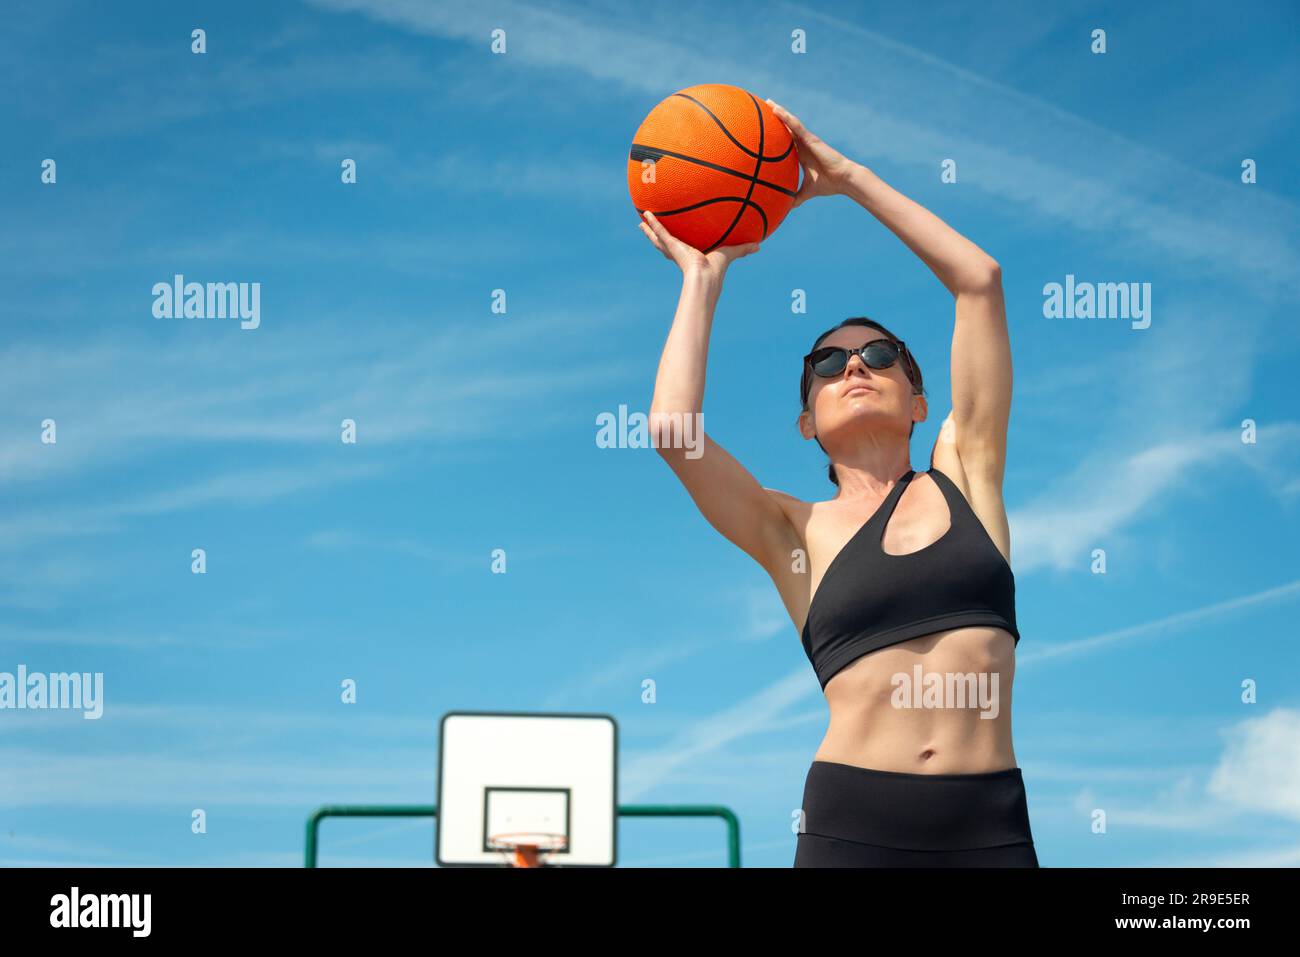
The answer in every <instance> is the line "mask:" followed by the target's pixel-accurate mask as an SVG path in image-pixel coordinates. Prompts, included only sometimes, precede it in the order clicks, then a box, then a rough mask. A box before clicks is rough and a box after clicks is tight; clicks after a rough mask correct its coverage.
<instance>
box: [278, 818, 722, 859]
mask: <svg viewBox="0 0 1300 957" xmlns="http://www.w3.org/2000/svg"><path fill="white" fill-rule="evenodd" d="M437 816H438V807H437V805H436V804H326V805H324V806H322V807H318V808H317V809H316V810H314V811H312V813H311V816H310V817H308V818H307V846H306V852H305V855H304V861H303V866H304V867H315V866H316V849H317V847H318V845H319V843H320V822H321V821H323V820H325V818H327V817H437ZM618 816H619V817H719V818H722V820H723V822H724V823H725V824H726V825H727V866H728V867H739V866H740V819H739V818H737V817H736V813H735V812H734V811H732V810H731V808H729V807H724V806H723V805H721V804H620V805H619V808H618Z"/></svg>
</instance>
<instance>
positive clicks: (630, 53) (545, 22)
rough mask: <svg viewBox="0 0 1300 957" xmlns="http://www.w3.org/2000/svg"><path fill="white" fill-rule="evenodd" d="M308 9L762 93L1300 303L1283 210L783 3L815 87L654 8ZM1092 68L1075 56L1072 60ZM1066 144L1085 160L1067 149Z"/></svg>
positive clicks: (913, 52)
mask: <svg viewBox="0 0 1300 957" xmlns="http://www.w3.org/2000/svg"><path fill="white" fill-rule="evenodd" d="M313 2H314V3H315V5H317V6H319V7H322V8H324V9H330V10H335V11H338V12H347V13H362V14H365V15H366V16H369V17H372V18H374V19H376V20H379V21H382V22H384V23H388V24H392V25H394V26H397V27H400V28H402V29H404V30H409V31H413V32H415V33H418V34H424V35H429V36H436V37H446V38H452V39H458V40H463V41H466V42H467V43H470V44H474V45H476V46H478V47H479V48H481V49H482V51H483V55H484V56H487V55H489V53H488V47H487V44H488V39H489V37H490V35H491V31H492V29H494V28H496V27H504V28H505V29H506V31H507V38H508V48H507V49H508V52H507V54H505V56H508V57H510V58H511V60H512V62H518V63H523V64H525V65H530V66H533V67H542V68H552V69H568V70H579V71H582V72H584V73H586V74H588V75H590V76H591V77H593V78H595V79H597V80H601V81H606V82H610V83H617V84H619V85H622V86H624V87H626V88H628V89H633V90H638V91H642V92H645V93H649V94H651V95H653V96H656V97H661V96H664V95H666V94H667V93H668V92H671V91H672V90H674V89H678V88H679V87H680V86H682V85H685V84H684V83H683V82H682V78H684V77H717V76H725V77H728V78H729V82H732V83H735V84H736V85H739V86H742V87H745V88H748V89H752V90H759V91H762V92H763V93H765V94H768V95H772V96H773V97H774V98H775V99H777V100H779V101H781V102H783V103H784V104H785V105H786V106H788V107H789V108H791V109H792V110H794V112H795V113H797V114H799V115H800V117H801V118H802V119H803V120H804V121H805V122H807V123H808V124H809V125H810V126H811V127H812V128H813V129H814V130H815V131H816V132H818V133H819V135H821V136H822V137H823V138H825V139H826V140H828V141H829V142H831V143H833V144H835V145H836V146H837V147H838V148H840V149H841V151H842V152H846V153H848V154H849V155H851V156H854V157H855V158H861V159H864V160H866V161H870V162H876V161H885V162H891V163H898V164H903V165H906V166H915V165H917V164H922V165H925V166H929V167H933V168H937V164H938V163H939V162H940V161H941V160H942V159H944V158H949V157H952V158H957V159H958V161H959V168H960V169H961V170H963V171H964V172H963V178H962V179H961V180H960V181H961V182H963V183H965V184H967V185H969V186H971V187H973V188H975V189H977V190H980V191H982V192H984V193H987V194H989V195H991V196H994V197H996V198H997V199H998V200H999V201H1005V202H1008V203H1010V204H1012V205H1013V206H1014V207H1016V208H1019V209H1021V210H1022V211H1025V212H1028V213H1030V214H1032V215H1034V216H1035V217H1036V218H1038V219H1039V220H1056V221H1059V222H1062V223H1065V224H1069V225H1070V226H1072V227H1075V228H1077V229H1081V230H1086V231H1088V232H1090V233H1092V234H1093V235H1095V236H1096V237H1097V238H1098V239H1101V240H1104V241H1105V242H1106V243H1108V244H1111V245H1114V244H1117V243H1118V244H1123V245H1124V246H1126V247H1128V248H1129V249H1142V250H1143V251H1144V252H1147V253H1149V252H1151V251H1156V252H1158V253H1159V254H1160V255H1162V256H1164V257H1165V258H1166V259H1167V260H1168V261H1169V262H1171V263H1176V264H1178V265H1181V266H1184V267H1187V268H1188V269H1190V270H1198V271H1200V270H1208V271H1210V272H1212V273H1214V274H1216V275H1218V276H1220V277H1221V278H1223V279H1224V280H1226V281H1229V282H1232V283H1239V282H1240V281H1241V279H1242V277H1243V276H1250V277H1252V282H1255V283H1259V282H1267V283H1269V284H1270V286H1271V292H1272V295H1273V297H1274V299H1275V301H1282V300H1284V299H1286V298H1294V296H1295V293H1296V292H1297V290H1298V289H1300V245H1298V244H1297V242H1296V235H1297V231H1296V224H1297V223H1298V222H1300V215H1298V211H1297V208H1296V206H1295V204H1294V203H1291V202H1289V201H1288V200H1285V199H1282V198H1281V197H1279V196H1278V195H1276V194H1262V193H1257V194H1255V195H1254V196H1253V198H1252V201H1251V202H1249V203H1243V201H1242V194H1241V190H1242V188H1243V187H1242V186H1241V185H1240V184H1238V183H1235V182H1234V181H1233V180H1231V179H1230V178H1228V177H1224V178H1221V179H1220V178H1215V177H1212V176H1209V175H1207V174H1205V173H1202V172H1200V171H1198V170H1196V169H1195V168H1193V167H1191V166H1189V165H1188V164H1185V163H1183V162H1181V161H1180V160H1179V159H1178V158H1177V157H1173V156H1169V155H1166V154H1164V153H1161V152H1160V151H1158V150H1155V149H1152V148H1150V147H1147V146H1144V145H1143V144H1141V143H1139V142H1136V141H1134V140H1132V139H1128V138H1126V137H1123V136H1121V135H1119V134H1116V133H1114V132H1112V131H1111V130H1108V129H1106V128H1105V127H1102V126H1101V125H1099V124H1097V123H1094V122H1092V121H1089V120H1087V119H1084V118H1083V117H1080V116H1077V115H1075V114H1072V113H1070V112H1068V111H1066V110H1064V109H1061V108H1060V107H1057V106H1056V105H1054V104H1051V103H1048V102H1045V101H1043V100H1041V99H1039V98H1037V97H1035V96H1033V95H1032V94H1027V93H1025V92H1022V91H1020V90H1016V89H1013V88H1010V87H1007V86H1005V85H1003V84H1000V83H997V82H995V81H993V80H990V79H988V78H987V77H984V76H981V75H979V74H976V73H974V72H972V71H970V70H967V69H963V68H961V67H958V66H955V65H953V64H951V63H948V62H946V61H944V60H942V59H940V58H939V57H936V56H934V55H932V54H929V53H927V52H926V51H924V50H920V49H917V48H914V47H911V46H908V45H907V44H904V43H901V42H899V41H897V40H894V39H892V38H890V37H887V36H884V35H882V34H880V33H877V32H874V31H872V30H869V29H866V28H863V27H861V26H859V25H858V24H855V23H851V22H848V21H846V20H844V19H842V18H839V17H835V16H832V15H829V14H826V13H823V12H820V11H817V10H814V9H811V8H809V7H806V6H799V5H794V4H780V5H779V6H780V8H781V10H782V18H783V19H786V20H789V22H792V23H793V22H797V23H799V24H801V25H803V26H804V27H805V28H806V29H809V30H810V32H812V34H813V38H812V40H811V46H810V51H811V52H810V53H809V54H807V55H806V57H804V58H803V61H802V62H803V63H805V64H806V68H805V70H803V71H800V72H801V73H808V74H809V75H810V78H809V79H807V80H796V79H791V76H790V72H789V71H783V72H780V73H778V72H775V71H771V70H768V69H766V68H764V67H763V66H760V65H759V63H760V62H762V61H761V60H760V59H759V58H755V57H753V56H752V52H751V51H752V50H753V48H754V45H755V44H756V43H762V42H763V41H762V40H760V39H758V38H756V37H754V36H752V35H751V33H750V31H749V30H747V29H746V28H745V23H744V22H742V21H737V22H736V23H734V24H732V25H731V29H729V30H727V31H722V32H719V31H709V32H708V33H707V36H705V35H701V36H700V37H692V36H690V35H689V34H683V33H682V31H681V30H680V29H677V28H676V26H677V25H676V17H677V14H676V13H675V12H674V11H671V10H667V9H663V10H658V9H656V8H654V7H637V8H635V10H631V9H629V10H628V11H627V12H626V14H625V15H622V16H620V15H619V14H618V13H616V12H615V11H614V10H613V8H606V9H603V10H594V9H592V8H590V7H587V6H582V7H574V8H570V9H562V8H554V7H547V8H536V7H529V6H527V5H524V4H518V3H500V4H494V5H493V6H492V7H490V8H489V7H483V6H482V5H480V4H474V3H446V4H426V3H422V2H419V0H313ZM656 16H657V17H658V19H655V18H656ZM647 18H649V19H647ZM766 20H767V18H766V17H763V16H753V17H752V18H751V19H750V21H749V22H750V23H758V22H766ZM1088 55H1089V54H1088V53H1087V52H1086V51H1084V50H1082V48H1081V52H1080V57H1081V59H1082V58H1084V57H1087V56H1088ZM630 132H631V130H629V133H630ZM1063 143H1086V144H1087V149H1086V150H1063V149H1062V148H1061V144H1063ZM1099 171H1100V172H1099ZM1193 210H1194V211H1195V212H1194V213H1193V212H1192V211H1193ZM1257 291H1261V292H1262V291H1264V290H1257Z"/></svg>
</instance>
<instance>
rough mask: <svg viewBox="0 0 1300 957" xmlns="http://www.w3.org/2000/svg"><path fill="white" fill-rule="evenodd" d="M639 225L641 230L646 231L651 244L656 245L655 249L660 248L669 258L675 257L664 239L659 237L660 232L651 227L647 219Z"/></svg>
mask: <svg viewBox="0 0 1300 957" xmlns="http://www.w3.org/2000/svg"><path fill="white" fill-rule="evenodd" d="M637 225H639V226H640V227H641V232H643V233H645V235H646V238H647V239H649V240H650V242H651V244H652V245H653V246H654V248H655V249H657V250H659V251H660V252H661V253H663V254H664V255H665V256H667V257H668V258H669V259H672V258H673V256H672V253H670V252H669V251H668V247H667V246H666V245H664V241H663V240H662V239H660V238H659V234H658V233H656V232H655V231H654V230H653V229H651V228H650V226H649V225H648V224H647V223H646V222H645V220H642V221H641V222H640V223H638V224H637Z"/></svg>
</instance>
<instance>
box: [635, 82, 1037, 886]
mask: <svg viewBox="0 0 1300 957" xmlns="http://www.w3.org/2000/svg"><path fill="white" fill-rule="evenodd" d="M768 103H769V105H770V106H772V108H773V110H774V111H775V112H776V114H777V116H778V117H780V119H781V120H782V122H784V123H785V124H786V126H788V127H789V128H790V131H791V133H792V134H793V135H794V136H795V139H796V141H797V143H798V147H799V158H800V163H801V165H802V166H803V174H804V175H803V183H802V185H801V186H800V188H799V191H798V193H797V195H796V196H795V201H794V206H796V207H797V206H799V205H801V204H802V203H804V202H806V201H808V200H809V199H812V198H814V197H817V196H831V195H837V194H838V195H845V196H849V197H851V198H852V199H854V200H855V201H856V202H857V203H859V204H860V205H862V206H863V207H864V208H865V209H866V210H867V211H868V212H870V213H871V214H872V215H874V216H875V217H876V218H877V219H879V220H880V221H881V222H882V223H884V225H885V226H887V227H889V229H890V230H892V231H893V232H894V233H895V235H897V236H898V237H899V239H901V240H902V241H903V242H904V243H906V244H907V246H908V247H909V248H910V249H911V250H912V251H913V252H915V253H916V254H917V255H918V256H919V257H920V258H921V260H922V261H923V262H924V263H925V264H926V265H927V266H929V267H930V269H931V270H932V271H933V272H934V274H935V275H936V276H938V278H939V281H940V282H942V283H943V284H944V286H946V287H947V288H948V291H949V292H951V293H952V295H953V298H954V300H955V303H956V310H955V311H956V320H955V325H954V330H953V338H952V393H953V394H952V412H951V414H950V415H949V416H948V418H947V420H946V421H945V422H944V424H943V427H942V429H941V430H940V435H939V440H938V441H937V442H936V444H935V446H934V450H933V452H932V453H931V456H930V468H929V470H928V471H926V472H923V473H920V474H919V475H918V474H917V473H915V472H913V471H912V469H911V467H910V464H909V463H910V460H911V459H910V454H909V439H910V438H911V435H912V432H913V430H914V429H915V424H916V423H917V422H923V421H925V419H926V415H927V406H926V399H925V390H924V387H923V383H922V378H921V371H920V368H919V366H918V365H917V364H916V361H915V360H914V359H913V357H912V356H911V353H910V352H909V351H908V349H907V347H906V345H905V343H904V342H903V341H902V340H900V339H899V338H898V337H897V336H895V335H894V334H893V333H891V332H890V331H888V330H887V329H886V328H885V327H884V326H882V325H880V324H879V323H876V322H873V321H872V320H870V319H866V318H855V319H849V320H846V321H845V322H844V323H841V324H840V325H838V326H836V327H835V328H833V329H831V330H828V331H827V332H825V333H823V334H822V335H821V336H819V337H818V338H817V340H816V341H815V342H814V343H813V346H812V349H811V350H810V351H809V354H808V356H806V357H805V358H804V366H803V374H802V378H801V384H800V399H801V401H802V411H801V412H800V414H799V419H798V426H799V430H800V433H801V434H802V435H803V437H804V438H805V439H810V438H811V439H816V441H817V443H818V444H819V445H820V446H821V447H822V449H823V450H824V451H825V453H826V455H827V457H828V458H829V459H830V480H831V481H832V482H833V483H834V484H835V485H836V486H837V490H836V494H835V497H834V498H833V499H830V500H829V501H825V502H804V501H801V500H799V499H797V498H794V497H792V496H789V495H786V494H784V493H781V492H778V491H775V490H773V489H767V488H763V487H762V486H760V485H759V483H758V482H757V481H755V479H754V477H753V476H752V475H750V473H749V472H748V471H746V469H745V468H744V467H743V466H742V465H741V464H740V463H739V462H737V461H736V460H735V459H734V458H732V457H731V456H730V455H728V454H727V452H726V451H724V450H723V449H722V448H721V447H720V446H718V445H717V444H716V443H715V442H713V440H712V439H711V438H709V437H708V435H707V433H706V434H705V436H704V451H703V454H702V455H701V454H693V455H688V454H686V452H687V451H688V450H686V449H683V448H680V447H676V448H675V447H672V443H671V442H670V441H669V440H668V437H667V435H666V433H658V432H657V433H656V443H657V446H658V448H659V452H660V455H662V456H663V458H664V459H665V460H666V461H667V462H668V464H669V465H670V466H671V468H672V469H673V471H674V472H675V473H676V475H677V476H678V478H679V479H680V480H681V481H682V484H683V485H685V486H686V489H687V491H688V492H689V493H690V495H691V497H692V499H693V500H694V501H695V503H696V505H697V506H698V507H699V509H700V511H701V512H702V513H703V515H704V517H705V518H706V519H707V520H708V521H709V523H710V524H711V525H713V527H714V528H716V529H717V530H718V531H719V532H721V533H722V534H723V535H724V536H725V537H726V538H727V539H729V540H730V541H731V542H733V543H734V544H735V545H737V546H738V547H739V548H741V549H743V550H744V551H745V552H746V553H747V554H749V555H750V556H751V557H753V558H754V560H755V561H757V562H758V563H759V564H760V565H762V566H763V568H764V569H765V570H766V571H767V572H768V574H769V575H770V576H771V578H772V581H773V582H774V583H775V585H776V587H777V590H778V591H779V592H780V595H781V599H782V601H783V602H784V603H785V606H786V609H787V610H788V611H789V613H790V617H791V619H792V620H793V622H794V624H795V627H796V628H798V629H800V631H801V633H802V635H803V644H804V650H805V652H806V653H807V654H808V657H809V659H810V661H811V662H812V665H813V668H814V670H815V672H816V674H817V678H818V680H819V682H820V683H821V685H822V689H823V692H824V693H825V695H826V700H827V703H828V705H829V707H830V724H829V727H828V728H827V731H826V736H825V738H824V739H823V741H822V743H821V746H820V747H819V748H818V750H817V753H816V755H815V757H814V760H813V763H812V767H811V768H810V770H809V772H808V777H807V780H806V782H805V784H804V797H803V808H802V812H803V814H802V816H803V824H802V827H801V829H800V833H799V836H798V847H797V851H796V854H795V861H794V864H795V866H796V867H823V866H849V867H870V866H882V867H895V866H939V867H951V866H1022V867H1037V866H1038V859H1037V856H1036V854H1035V851H1034V844H1033V837H1032V834H1031V832H1030V827H1029V815H1028V806H1027V801H1026V795H1025V787H1024V782H1023V780H1022V777H1021V771H1020V768H1019V767H1018V766H1017V764H1016V758H1015V753H1014V751H1013V749H1012V746H1011V681H1012V678H1013V676H1014V672H1015V647H1016V643H1017V642H1018V641H1019V639H1020V635H1019V632H1018V631H1017V630H1016V621H1015V579H1014V577H1013V575H1012V572H1011V566H1010V556H1011V546H1010V533H1009V528H1008V525H1007V518H1006V510H1005V508H1004V506H1003V503H1002V474H1003V468H1004V466H1005V461H1006V436H1007V419H1008V416H1009V413H1010V407H1011V350H1010V345H1009V341H1008V337H1007V325H1006V312H1005V307H1004V304H1003V299H1002V282H1001V273H1000V269H999V266H998V264H997V263H996V262H995V261H994V260H993V259H992V258H991V257H990V256H989V255H988V254H986V253H985V252H983V251H982V250H981V249H979V247H977V246H975V245H974V244H973V243H971V242H970V241H969V240H967V239H965V238H964V237H962V236H961V235H959V234H958V233H957V232H955V231H954V230H953V229H951V228H949V227H948V226H947V225H946V224H945V223H943V222H942V221H941V220H940V219H938V217H936V216H934V215H933V214H931V213H930V212H928V211H926V210H925V209H923V208H922V207H921V206H919V205H917V204H916V203H914V202H912V201H911V200H909V199H907V198H906V197H904V196H902V195H900V194H899V193H897V192H896V191H894V190H893V189H891V188H890V187H889V186H888V185H886V184H885V183H884V182H882V181H881V180H880V179H879V178H878V177H877V176H876V175H875V174H874V173H872V172H871V171H870V170H868V169H866V168H865V167H863V166H861V165H859V164H857V163H854V162H851V161H850V160H848V159H847V158H845V157H844V156H842V155H841V154H840V153H838V152H836V151H835V150H834V149H832V148H831V147H830V146H828V145H827V144H826V143H824V142H823V141H822V140H820V139H819V138H818V137H816V136H814V135H813V134H812V133H810V132H808V131H807V130H806V129H805V128H804V126H803V124H802V123H800V122H799V120H798V118H797V117H795V116H793V115H792V114H790V113H789V112H788V111H786V110H785V109H783V108H782V107H780V106H778V105H777V104H775V103H773V102H772V101H771V100H768ZM640 225H641V229H642V231H643V232H644V233H645V234H646V236H647V238H648V239H649V240H650V242H651V243H653V244H654V246H655V247H656V248H657V249H658V250H659V251H660V252H662V253H663V254H664V255H665V256H667V257H668V258H669V259H671V260H673V261H674V262H675V263H676V264H677V265H678V266H680V267H681V270H682V275H683V285H682V293H681V298H680V300H679V302H678V306H677V314H676V316H675V317H674V319H673V326H672V330H671V331H670V332H669V335H668V340H667V342H666V344H665V346H664V351H663V357H662V359H661V360H660V364H659V373H658V377H657V378H656V380H655V394H654V399H653V401H652V403H651V413H652V420H653V421H654V422H656V423H663V422H667V421H669V420H670V419H671V416H665V417H662V418H660V417H657V416H655V413H679V414H696V413H699V411H700V409H701V404H702V400H703V393H704V373H705V366H706V358H707V353H708V343H709V330H710V325H711V323H712V318H713V310H714V307H715V306H716V304H717V301H718V297H719V295H720V293H721V289H722V280H723V277H724V276H725V274H726V271H727V267H728V266H729V265H730V264H731V262H732V261H734V260H735V259H737V258H740V257H742V256H747V255H749V254H750V253H753V252H755V251H757V249H758V244H756V243H749V244H745V245H741V246H723V247H719V248H717V249H715V250H713V251H712V252H710V253H708V254H704V253H701V252H700V251H699V250H697V249H695V248H693V247H691V246H688V245H686V244H685V243H682V242H680V241H679V240H677V239H675V238H674V237H673V236H672V235H671V234H670V233H669V232H668V231H667V230H666V229H665V228H664V227H663V225H662V224H661V223H659V222H658V220H657V219H656V218H655V217H654V215H653V213H646V214H644V220H643V221H642V222H641V224H640ZM652 427H653V426H652ZM677 444H678V445H680V443H677Z"/></svg>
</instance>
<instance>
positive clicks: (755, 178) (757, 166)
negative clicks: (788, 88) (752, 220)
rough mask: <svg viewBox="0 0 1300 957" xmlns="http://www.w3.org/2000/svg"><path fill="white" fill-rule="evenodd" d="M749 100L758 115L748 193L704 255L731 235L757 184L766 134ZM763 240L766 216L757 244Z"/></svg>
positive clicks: (759, 112) (759, 116) (752, 99)
mask: <svg viewBox="0 0 1300 957" xmlns="http://www.w3.org/2000/svg"><path fill="white" fill-rule="evenodd" d="M749 98H750V100H751V101H753V103H754V112H756V113H757V114H758V153H757V155H756V156H755V158H754V172H753V173H752V174H751V175H750V177H749V191H748V192H746V193H745V202H744V203H742V204H741V206H740V208H739V209H737V210H736V218H735V219H733V220H732V221H731V225H730V226H728V227H727V229H726V231H725V232H724V233H723V234H722V235H721V236H719V237H718V241H717V242H715V243H714V244H713V245H712V246H710V247H709V248H708V249H706V250H704V251H705V252H706V253H711V252H713V250H715V249H717V248H718V247H719V246H721V245H722V244H723V242H725V241H726V238H727V237H728V236H730V235H731V231H732V230H733V229H735V228H736V223H738V222H740V217H741V216H743V215H745V206H747V205H748V204H749V197H750V196H752V195H754V184H755V183H756V182H758V171H759V170H760V169H762V168H763V140H764V137H765V136H766V134H767V131H766V129H764V125H763V110H762V108H761V107H760V106H759V105H758V100H755V99H754V94H753V93H751V94H749ZM764 239H767V217H766V216H765V217H763V235H762V237H761V238H760V239H759V242H762V241H763V240H764Z"/></svg>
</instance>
